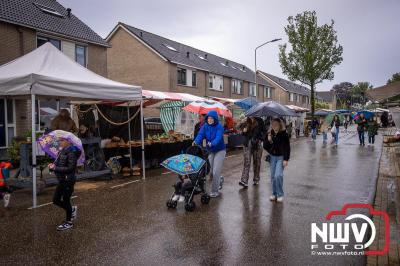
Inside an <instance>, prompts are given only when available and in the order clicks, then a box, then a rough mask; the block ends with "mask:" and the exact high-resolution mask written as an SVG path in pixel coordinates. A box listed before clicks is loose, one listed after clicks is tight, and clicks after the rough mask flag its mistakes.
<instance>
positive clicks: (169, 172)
mask: <svg viewBox="0 0 400 266" xmlns="http://www.w3.org/2000/svg"><path fill="white" fill-rule="evenodd" d="M171 173H173V172H172V171H168V172H164V173H161V174H162V175H168V174H171Z"/></svg>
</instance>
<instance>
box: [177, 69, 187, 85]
mask: <svg viewBox="0 0 400 266" xmlns="http://www.w3.org/2000/svg"><path fill="white" fill-rule="evenodd" d="M178 85H186V69H183V68H178Z"/></svg>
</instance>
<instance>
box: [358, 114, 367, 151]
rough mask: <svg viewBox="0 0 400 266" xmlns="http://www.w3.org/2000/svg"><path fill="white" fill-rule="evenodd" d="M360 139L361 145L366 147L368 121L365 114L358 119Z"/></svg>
mask: <svg viewBox="0 0 400 266" xmlns="http://www.w3.org/2000/svg"><path fill="white" fill-rule="evenodd" d="M356 124H357V132H358V139H359V140H360V145H362V146H365V129H366V128H367V120H366V119H365V116H364V113H362V112H361V113H360V114H359V116H358V118H357V119H356Z"/></svg>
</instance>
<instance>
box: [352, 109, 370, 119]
mask: <svg viewBox="0 0 400 266" xmlns="http://www.w3.org/2000/svg"><path fill="white" fill-rule="evenodd" d="M360 114H364V117H365V119H367V120H368V119H370V118H371V117H373V116H374V115H375V114H374V113H373V112H371V111H367V110H362V111H358V112H357V113H356V114H354V115H353V119H355V118H356V117H359V116H360Z"/></svg>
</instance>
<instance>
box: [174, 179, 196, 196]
mask: <svg viewBox="0 0 400 266" xmlns="http://www.w3.org/2000/svg"><path fill="white" fill-rule="evenodd" d="M174 187H175V195H174V196H173V198H172V200H173V201H178V202H184V201H185V193H186V191H187V190H189V189H190V188H192V187H193V185H192V181H191V180H190V178H189V177H188V176H181V175H180V176H179V180H178V181H177V182H176V183H175V185H174Z"/></svg>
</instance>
